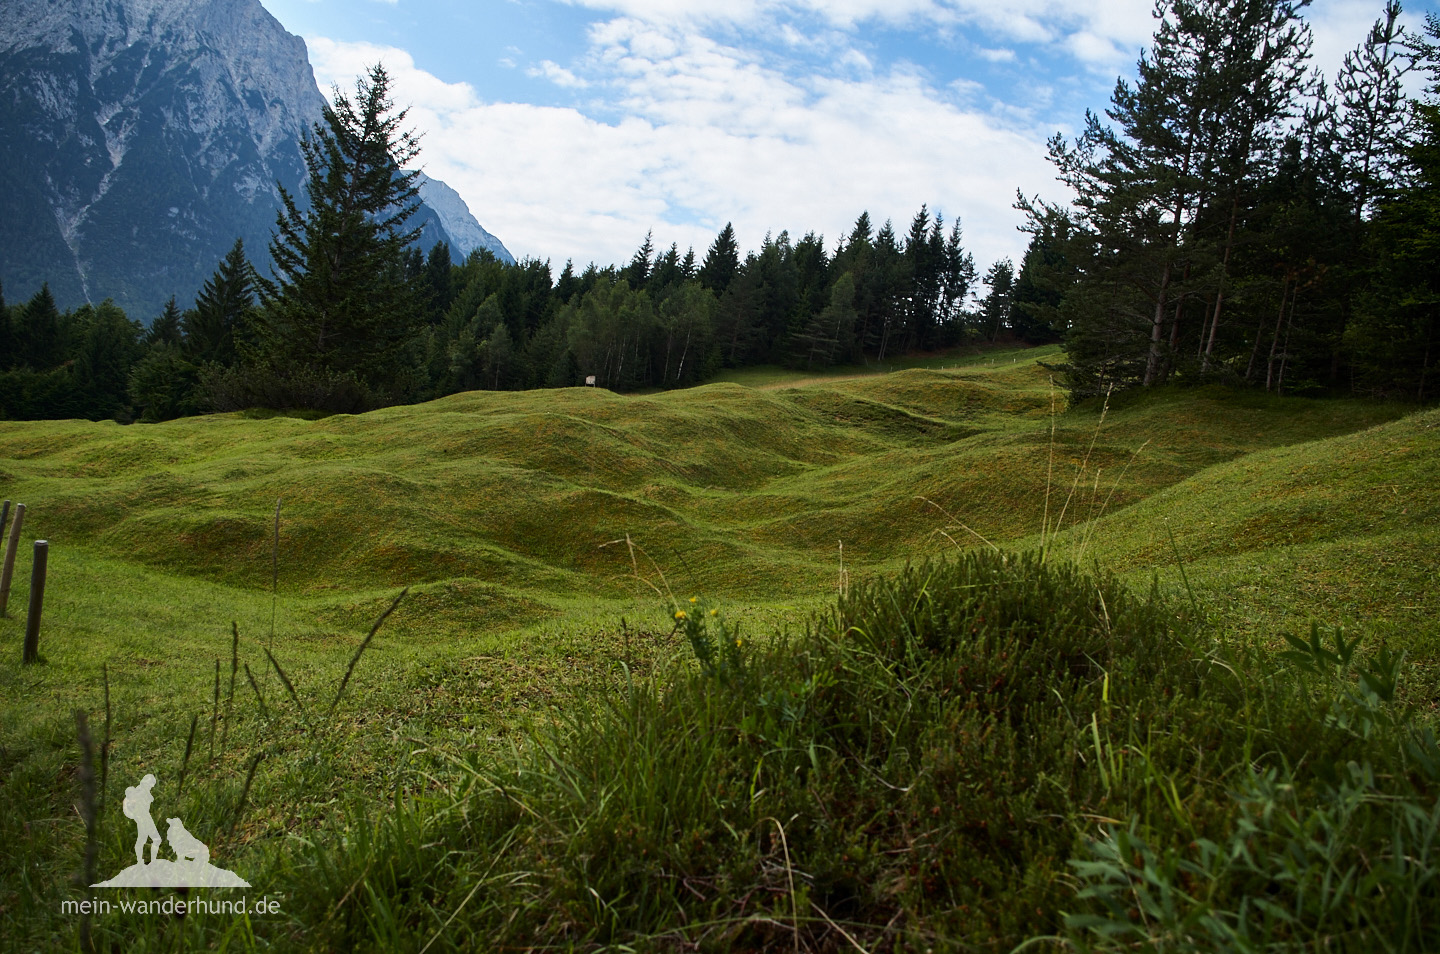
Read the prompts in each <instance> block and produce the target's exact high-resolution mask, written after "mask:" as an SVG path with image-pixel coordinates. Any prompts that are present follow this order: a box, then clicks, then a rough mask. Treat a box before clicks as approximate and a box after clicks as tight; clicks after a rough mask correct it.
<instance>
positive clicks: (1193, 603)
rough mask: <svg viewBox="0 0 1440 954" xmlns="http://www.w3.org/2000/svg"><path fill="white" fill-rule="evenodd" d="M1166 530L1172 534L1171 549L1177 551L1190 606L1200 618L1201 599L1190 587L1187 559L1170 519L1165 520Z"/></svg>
mask: <svg viewBox="0 0 1440 954" xmlns="http://www.w3.org/2000/svg"><path fill="white" fill-rule="evenodd" d="M1165 532H1166V533H1168V534H1169V535H1170V549H1171V550H1172V551H1174V553H1175V565H1176V566H1178V567H1179V568H1180V581H1181V582H1182V583H1184V584H1185V592H1186V593H1187V594H1189V596H1190V608H1191V609H1193V610H1194V611H1195V618H1196V619H1197V620H1198V619H1199V618H1200V601H1199V600H1197V599H1195V591H1194V590H1193V589H1191V587H1190V577H1189V576H1188V575H1187V574H1186V573H1185V561H1184V560H1182V559H1180V547H1179V545H1177V544H1176V543H1175V530H1174V528H1173V527H1171V526H1170V521H1169V520H1166V521H1165Z"/></svg>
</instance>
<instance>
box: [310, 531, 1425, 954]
mask: <svg viewBox="0 0 1440 954" xmlns="http://www.w3.org/2000/svg"><path fill="white" fill-rule="evenodd" d="M674 615H675V635H676V637H677V639H681V638H683V640H684V643H683V644H682V645H684V644H688V646H689V648H690V650H691V654H692V655H693V657H694V660H695V664H692V665H689V666H684V667H681V668H680V669H678V670H677V671H676V672H675V673H674V674H673V676H672V677H670V678H669V679H668V680H662V681H635V680H626V681H625V683H624V688H623V689H622V690H621V691H618V692H616V693H613V694H611V695H609V696H608V697H605V698H603V699H601V700H600V701H597V702H596V703H594V704H593V705H592V706H590V707H587V708H584V709H582V710H580V711H576V712H572V713H570V714H569V715H568V716H566V717H564V718H563V719H562V721H561V722H560V723H559V724H558V725H556V726H555V727H554V729H553V730H552V731H550V732H549V733H548V734H544V735H542V736H541V737H539V738H536V739H535V740H534V741H533V744H530V745H528V746H526V747H523V748H520V749H517V750H516V752H515V754H514V756H513V758H511V759H509V760H506V761H503V762H501V763H500V764H483V765H482V764H478V763H477V761H476V760H473V759H472V760H470V761H468V762H466V763H465V764H464V769H463V772H462V775H463V777H464V784H463V785H462V786H461V788H462V790H461V791H458V792H442V793H440V794H438V795H434V796H430V797H428V798H426V799H418V800H417V799H402V798H398V797H397V800H396V803H395V806H394V809H393V810H392V811H390V812H389V813H387V814H385V815H384V816H382V817H381V818H380V819H379V820H378V822H375V823H373V825H367V824H363V823H358V822H352V824H351V825H350V826H349V832H350V835H349V838H350V841H349V843H348V844H346V845H345V846H344V847H342V848H340V849H335V848H333V847H328V848H322V847H319V846H320V845H322V844H324V843H325V842H326V841H327V840H328V839H317V840H316V841H315V842H314V845H315V846H316V847H314V848H313V849H312V850H311V851H310V852H309V853H308V854H306V855H304V856H301V857H298V858H295V859H293V860H292V861H291V864H292V866H293V867H292V869H291V872H290V875H289V877H290V878H291V879H292V880H293V881H294V882H295V883H296V884H304V885H305V886H306V890H305V891H303V892H297V894H296V895H295V896H294V897H295V902H297V903H298V904H299V907H298V908H297V909H296V910H294V911H293V912H292V913H293V914H294V915H295V923H297V924H303V925H307V937H308V939H309V940H310V942H311V943H312V944H313V946H315V947H317V948H342V947H343V948H385V949H405V948H412V947H421V946H425V945H428V946H429V949H431V950H436V949H490V950H497V949H504V948H532V947H533V948H557V947H558V948H565V949H570V948H574V949H601V948H614V949H624V950H715V951H728V950H761V949H769V948H781V947H784V948H790V949H797V950H813V951H834V950H844V949H856V948H859V949H862V950H866V951H882V950H935V951H939V950H977V949H978V950H994V951H1009V950H1011V949H1013V948H1014V947H1016V946H1017V945H1020V944H1022V943H1025V942H1027V941H1030V942H1032V943H1042V944H1055V945H1061V944H1063V945H1066V946H1071V947H1078V948H1091V949H1119V948H1125V949H1136V948H1141V949H1156V950H1160V949H1164V950H1171V949H1174V950H1192V949H1193V950H1212V949H1215V950H1218V949H1227V950H1228V949H1243V950H1262V949H1263V950H1271V949H1289V948H1299V947H1304V948H1306V949H1309V948H1314V949H1317V950H1318V949H1326V950H1347V949H1360V948H1367V949H1369V948H1374V949H1379V950H1427V949H1436V947H1437V946H1440V925H1437V924H1436V923H1434V921H1433V920H1430V921H1427V920H1425V918H1423V917H1422V912H1424V911H1426V910H1428V909H1430V908H1431V907H1433V906H1435V905H1436V904H1437V902H1440V884H1437V882H1436V880H1435V873H1436V872H1437V871H1440V848H1437V845H1436V831H1437V822H1440V814H1437V809H1436V807H1435V791H1436V785H1437V784H1440V776H1437V770H1440V754H1437V750H1436V749H1435V743H1434V736H1433V734H1426V733H1425V732H1423V731H1419V730H1416V729H1414V728H1412V725H1411V721H1412V720H1411V719H1410V717H1409V715H1408V714H1406V713H1404V712H1401V711H1397V710H1396V707H1395V704H1394V702H1393V697H1394V685H1395V680H1396V679H1397V678H1398V673H1399V671H1400V670H1399V663H1398V661H1397V660H1393V659H1389V658H1386V657H1377V658H1374V659H1365V658H1363V657H1362V656H1361V655H1360V654H1358V653H1357V652H1356V650H1355V644H1354V642H1353V641H1347V640H1346V639H1345V637H1344V636H1343V634H1338V633H1337V634H1333V636H1331V637H1328V638H1330V639H1331V642H1326V638H1327V637H1326V636H1323V635H1322V634H1321V633H1320V631H1319V630H1318V629H1317V630H1316V632H1315V633H1314V634H1312V639H1311V641H1310V642H1309V643H1306V642H1304V641H1302V640H1299V639H1296V640H1294V645H1295V647H1297V648H1295V649H1294V650H1293V652H1292V654H1291V656H1289V657H1286V658H1282V659H1278V660H1277V659H1274V658H1265V657H1263V656H1261V655H1260V654H1259V653H1255V652H1241V651H1238V650H1232V649H1227V648H1226V647H1225V646H1223V645H1222V644H1221V643H1219V642H1217V641H1216V640H1215V638H1214V637H1213V636H1212V635H1211V634H1210V633H1209V632H1208V631H1207V630H1206V629H1205V627H1204V625H1203V621H1201V620H1199V619H1197V618H1195V617H1193V616H1192V615H1190V613H1189V611H1188V610H1186V609H1183V608H1177V607H1176V606H1174V605H1172V604H1170V603H1168V602H1167V601H1165V600H1163V599H1161V598H1160V596H1159V595H1158V594H1157V593H1156V592H1154V591H1152V592H1151V593H1150V594H1149V595H1147V596H1143V597H1142V596H1138V595H1136V594H1134V593H1131V592H1129V591H1127V590H1126V589H1125V588H1124V587H1123V586H1121V585H1119V584H1118V583H1117V582H1116V581H1114V580H1113V579H1110V578H1108V577H1094V576H1091V575H1088V574H1086V573H1083V572H1081V571H1079V570H1077V569H1075V568H1073V567H1069V566H1054V565H1046V564H1045V563H1044V562H1042V560H1041V559H1040V558H1039V557H1038V556H1035V555H1025V554H1020V555H1014V554H1012V555H1004V554H999V553H993V552H978V551H977V552H972V553H969V554H966V555H963V556H961V557H959V558H957V559H955V560H951V561H948V562H937V563H927V564H924V565H919V566H912V567H910V568H909V569H907V570H906V571H905V572H903V573H901V574H900V575H898V576H897V577H895V578H893V579H885V580H877V581H873V582H871V583H868V584H864V585H860V586H857V587H854V588H853V589H852V590H851V592H850V593H849V595H847V596H845V597H844V598H842V599H841V600H840V601H839V602H838V604H837V605H836V607H835V609H834V610H833V612H832V613H831V614H829V615H828V616H827V617H825V618H823V619H819V620H816V621H815V623H814V624H813V625H812V626H811V627H810V629H809V630H808V631H807V632H806V633H804V634H803V635H800V636H796V637H793V638H789V639H778V640H777V641H775V642H773V643H767V644H765V645H763V647H757V646H756V644H754V643H753V642H751V641H749V640H748V639H747V638H746V637H745V636H744V635H742V634H741V633H740V632H738V631H737V630H736V629H734V628H733V627H731V626H729V625H728V624H727V623H726V621H725V619H724V617H723V615H721V614H719V613H718V612H717V611H715V610H712V609H710V608H708V607H706V606H705V605H704V604H703V603H699V602H692V603H690V604H686V605H684V606H682V607H680V608H678V609H677V610H676V611H675V613H674ZM336 838H337V840H338V838H339V835H338V834H337V836H336Z"/></svg>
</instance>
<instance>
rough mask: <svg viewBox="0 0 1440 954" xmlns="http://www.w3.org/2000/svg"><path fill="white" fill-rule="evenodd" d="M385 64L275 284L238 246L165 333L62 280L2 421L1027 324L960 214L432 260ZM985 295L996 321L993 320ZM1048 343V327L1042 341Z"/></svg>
mask: <svg viewBox="0 0 1440 954" xmlns="http://www.w3.org/2000/svg"><path fill="white" fill-rule="evenodd" d="M388 85H389V78H388V76H387V75H386V74H385V71H384V70H383V68H380V67H376V68H374V69H372V70H371V71H370V73H369V75H368V76H367V77H366V78H365V79H363V80H362V81H361V82H360V83H358V84H357V87H356V90H355V93H354V95H353V96H351V95H342V94H340V93H338V91H337V94H336V97H335V105H334V106H333V107H332V108H331V109H330V110H328V111H327V112H326V115H325V121H324V123H323V124H316V126H315V127H314V128H313V130H312V132H311V134H310V135H308V136H307V137H306V138H305V140H304V141H303V142H302V151H303V154H304V157H305V161H306V166H307V171H308V176H307V181H306V184H305V192H306V195H305V196H304V197H303V198H304V201H303V202H302V201H300V200H297V199H296V198H295V197H293V196H291V195H290V194H289V193H288V192H286V191H285V190H284V189H282V190H281V193H282V196H281V197H282V203H283V209H282V211H281V213H280V214H279V216H278V219H277V223H276V228H275V230H274V233H273V237H272V241H271V244H270V248H269V251H270V257H271V260H272V261H273V263H274V270H273V274H272V275H271V276H270V277H268V278H266V277H262V276H261V275H259V274H258V273H257V271H256V270H255V268H253V267H252V265H251V264H250V263H249V261H248V260H247V258H246V253H245V249H244V247H243V245H242V244H241V243H239V242H236V244H235V246H234V248H233V249H231V251H230V253H229V254H228V255H227V256H226V257H225V259H224V260H223V261H221V262H220V263H219V266H218V268H217V269H216V271H215V273H214V275H213V276H212V277H211V278H210V280H209V281H208V282H207V283H206V284H205V286H204V288H203V289H202V290H201V292H200V294H199V295H198V296H197V298H196V300H195V303H194V305H193V307H191V308H189V309H186V310H184V311H181V310H180V308H179V307H178V306H177V304H176V303H175V302H174V301H173V300H172V301H171V302H170V304H169V305H168V306H167V307H166V309H165V311H164V313H163V314H161V315H160V316H159V317H157V318H156V319H155V320H154V321H153V322H152V323H151V324H150V326H149V328H148V329H145V328H142V326H141V325H140V324H139V323H137V322H134V321H130V320H128V319H127V318H126V317H125V316H124V315H123V314H122V313H121V312H120V310H119V309H118V308H116V307H115V306H114V304H113V303H110V302H108V301H107V302H106V303H105V304H103V305H100V306H99V307H90V306H86V307H84V308H81V309H79V310H77V311H75V312H72V313H66V314H60V313H59V312H58V311H57V310H56V308H55V303H54V300H53V299H52V298H51V297H50V293H49V291H48V289H42V291H41V292H40V293H38V294H37V295H36V296H35V298H34V299H32V300H31V301H30V302H28V303H27V304H25V305H22V306H19V307H16V308H9V309H7V308H3V307H0V335H3V336H4V337H3V338H0V355H3V357H0V417H9V418H40V417H59V416H67V417H68V416H75V417H89V418H97V419H98V418H107V417H108V418H115V419H118V420H130V419H135V418H138V419H142V420H150V421H158V420H166V419H169V418H174V417H179V416H183V415H187V414H195V413H201V412H205V411H208V410H237V409H242V408H249V407H266V408H274V409H294V408H311V409H320V410H327V411H343V412H353V411H360V410H364V409H366V408H370V407H377V406H381V405H385V404H393V403H399V402H407V401H417V400H427V399H430V398H434V397H439V396H441V395H445V394H450V393H454V392H456V391H462V390H473V389H491V390H502V389H515V388H536V387H567V386H574V385H579V384H583V383H585V381H586V379H587V378H590V377H592V376H593V377H594V379H595V382H596V383H597V384H598V385H600V386H602V387H607V388H612V389H615V390H634V389H640V388H673V387H682V386H686V385H692V384H696V383H699V382H701V381H704V380H705V379H706V378H708V377H709V376H711V375H712V374H714V373H715V372H716V371H717V370H718V369H720V368H722V367H741V366H746V365H751V364H756V363H777V364H784V365H788V366H791V367H796V368H808V369H818V368H823V367H827V366H830V365H834V364H842V363H856V362H864V361H868V360H871V359H876V360H883V359H885V358H887V357H892V356H895V355H898V354H902V353H906V352H910V351H914V350H917V349H920V350H933V349H937V348H944V347H947V346H953V345H955V344H957V343H960V342H963V341H970V340H976V339H979V338H988V339H990V340H994V339H995V338H996V337H998V336H1000V335H1003V334H1008V333H1011V332H1013V331H1020V332H1022V333H1026V334H1029V333H1031V332H1034V335H1038V336H1039V337H1043V336H1044V334H1046V333H1048V332H1046V331H1045V330H1044V329H1039V330H1036V329H1028V331H1027V329H1018V328H1016V327H1015V326H1013V324H1012V311H1011V308H1010V301H1011V297H1012V294H1013V291H1014V287H1015V281H1014V275H1013V269H1012V268H1011V266H1010V263H1009V262H1001V263H998V264H997V265H996V266H994V267H993V268H991V269H990V271H989V273H988V274H987V275H986V277H985V279H984V283H985V284H986V285H987V286H988V292H987V293H986V294H985V296H984V299H983V301H979V302H977V301H976V292H977V291H978V288H979V285H980V283H979V282H977V276H976V270H975V265H974V259H973V257H972V256H971V255H970V253H969V252H967V251H966V250H965V249H964V248H963V246H962V244H961V231H960V227H959V223H958V222H956V223H954V224H952V225H951V226H950V227H949V228H948V229H947V228H946V223H945V222H944V220H943V219H942V217H941V216H940V215H939V214H933V215H932V214H931V212H930V210H929V209H928V207H922V208H921V209H920V211H919V212H917V213H916V214H915V216H914V218H913V219H912V220H911V222H910V226H909V229H908V230H907V231H906V232H905V233H904V234H903V235H898V234H897V233H896V231H895V229H894V228H893V227H892V225H891V224H890V222H888V221H887V222H885V223H884V224H883V225H881V226H880V228H878V229H876V228H875V227H874V226H873V224H872V222H871V220H870V216H869V215H868V213H867V214H862V215H861V216H860V217H859V219H858V220H857V221H856V223H855V225H854V227H853V229H852V230H851V231H850V234H849V235H847V236H845V237H844V238H843V240H842V241H841V242H840V243H839V244H838V246H837V247H836V248H835V249H834V251H828V250H827V249H826V248H825V244H824V241H823V239H821V238H820V237H818V236H816V235H814V234H813V233H812V234H807V235H806V236H805V237H804V238H802V239H800V240H799V241H798V242H796V241H792V240H791V238H790V236H789V235H788V234H787V233H785V232H781V233H780V235H779V236H778V237H773V238H772V237H770V236H767V237H766V239H765V242H764V244H763V245H762V246H761V247H760V249H759V250H758V251H753V252H749V253H747V254H744V255H743V256H742V254H741V251H740V248H739V246H738V244H737V241H736V238H735V232H734V229H733V228H732V227H731V226H730V225H728V224H727V225H726V226H725V228H724V229H723V230H722V231H721V232H720V233H719V235H717V236H716V238H715V241H714V242H713V243H712V244H711V245H710V247H709V249H708V250H707V251H706V253H705V255H704V257H703V258H701V259H699V260H697V257H696V255H695V252H694V250H693V249H692V250H689V251H687V252H686V253H685V254H684V255H683V256H682V255H681V254H680V251H679V248H678V246H676V245H674V244H672V245H671V246H670V247H669V249H667V250H665V251H658V250H657V249H656V248H655V246H654V244H653V242H652V238H651V236H649V235H647V236H646V238H645V241H644V243H643V244H642V245H641V246H640V248H639V249H638V250H637V251H636V252H635V254H634V256H633V257H632V258H631V260H630V261H629V262H628V263H627V264H625V265H623V266H608V267H603V268H602V267H598V266H596V265H594V264H591V265H590V266H589V267H587V268H586V269H584V270H583V271H582V272H579V273H578V274H577V273H576V271H575V269H574V268H573V266H572V265H571V264H570V263H567V264H566V266H565V268H564V269H563V270H562V271H561V273H560V275H559V276H558V277H556V276H553V275H552V273H551V269H550V265H549V263H548V262H540V261H536V260H525V261H521V262H518V263H515V264H507V263H504V262H500V261H498V260H497V259H495V257H494V256H492V255H491V254H489V253H488V252H484V251H479V252H476V253H474V254H472V255H471V256H470V257H469V258H468V259H467V260H466V261H464V262H461V263H455V262H452V261H451V258H450V252H449V249H448V247H447V246H445V245H443V244H441V245H436V246H435V247H433V248H432V249H431V250H430V251H429V254H428V255H424V254H422V253H421V251H420V250H419V249H418V248H417V247H415V244H414V243H415V239H416V236H417V234H418V233H417V230H414V229H412V228H410V227H409V224H408V222H409V219H410V217H411V216H412V215H413V213H414V211H415V209H416V207H417V204H418V200H417V198H416V193H415V187H414V173H408V172H404V171H402V170H403V169H404V168H405V167H406V166H407V165H409V164H410V163H411V162H412V161H413V160H414V158H415V157H416V154H417V151H418V146H417V144H416V141H415V138H414V137H413V135H411V134H410V133H408V132H406V131H404V130H403V120H404V116H405V114H404V112H403V111H402V112H398V113H397V112H395V111H394V110H393V107H392V104H391V102H390V100H389V98H388ZM977 305H978V307H977ZM1034 335H1032V337H1033V336H1034Z"/></svg>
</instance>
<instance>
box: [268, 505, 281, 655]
mask: <svg viewBox="0 0 1440 954" xmlns="http://www.w3.org/2000/svg"><path fill="white" fill-rule="evenodd" d="M280 500H281V498H280V497H276V498H275V533H274V536H273V537H272V538H271V541H270V639H269V640H268V641H267V642H266V643H265V651H266V652H267V653H268V652H269V651H270V650H271V649H273V648H274V647H275V610H276V607H278V606H279V603H280Z"/></svg>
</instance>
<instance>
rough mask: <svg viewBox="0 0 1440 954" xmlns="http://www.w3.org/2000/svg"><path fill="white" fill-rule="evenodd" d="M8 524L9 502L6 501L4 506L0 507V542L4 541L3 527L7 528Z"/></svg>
mask: <svg viewBox="0 0 1440 954" xmlns="http://www.w3.org/2000/svg"><path fill="white" fill-rule="evenodd" d="M9 523H10V501H8V500H7V501H5V504H4V506H0V540H4V539H5V527H6V526H8V525H9Z"/></svg>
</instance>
